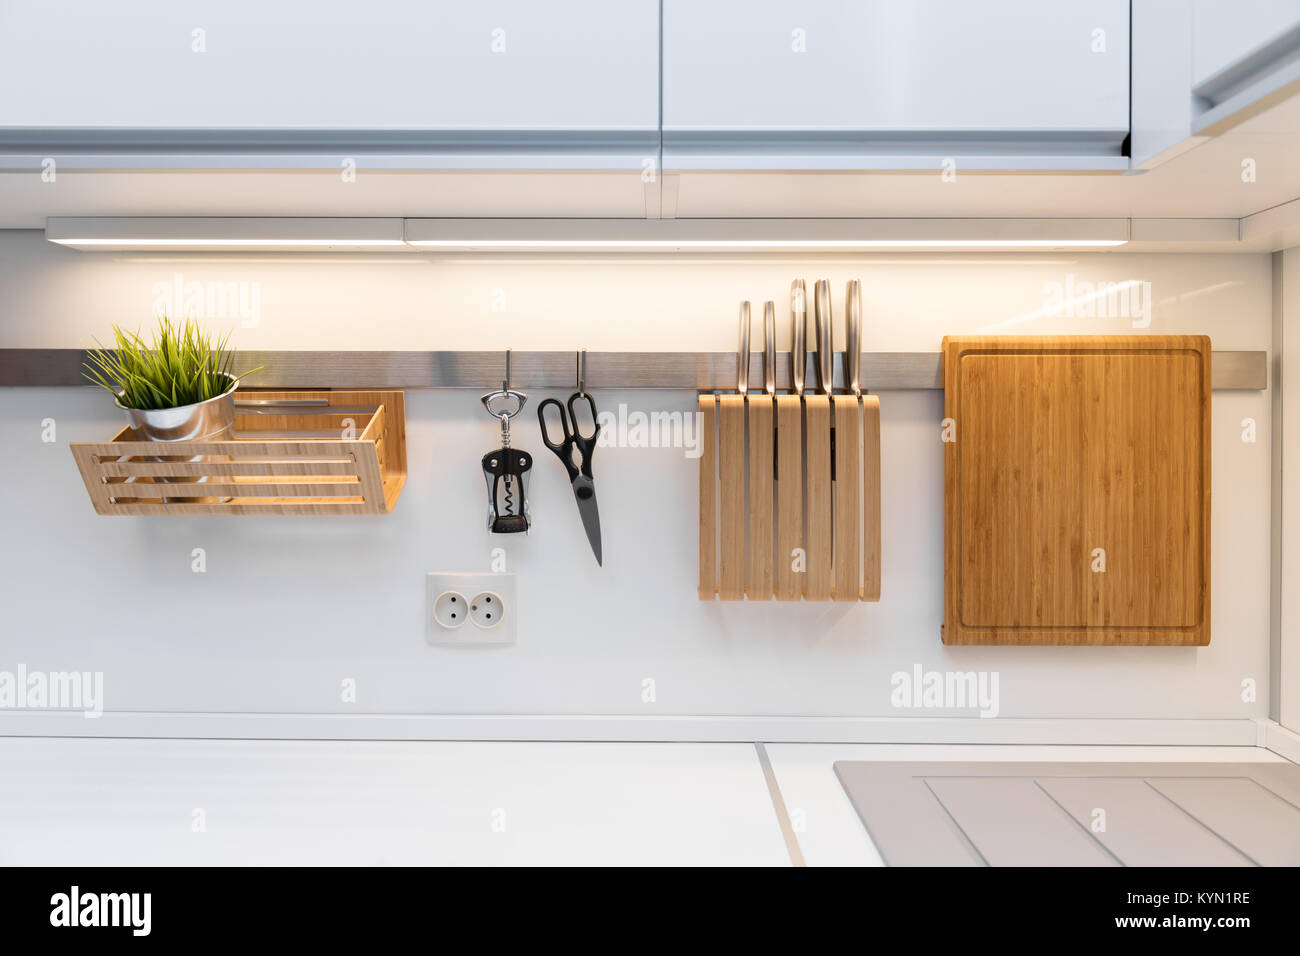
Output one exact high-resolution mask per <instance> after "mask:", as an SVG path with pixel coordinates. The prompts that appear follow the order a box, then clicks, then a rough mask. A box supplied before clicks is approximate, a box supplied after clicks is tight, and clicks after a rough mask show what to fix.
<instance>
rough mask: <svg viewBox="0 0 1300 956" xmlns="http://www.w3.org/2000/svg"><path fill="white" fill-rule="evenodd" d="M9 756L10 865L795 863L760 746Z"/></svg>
mask: <svg viewBox="0 0 1300 956" xmlns="http://www.w3.org/2000/svg"><path fill="white" fill-rule="evenodd" d="M0 764H3V766H4V768H5V772H4V774H3V775H0V864H4V865H62V866H96V865H174V864H205V865H227V864H245V865H247V864H253V865H318V864H319V865H372V864H390V865H399V864H402V865H431V864H444V865H445V864H450V865H664V866H670V865H677V866H680V865H762V866H787V865H789V857H788V855H787V853H786V848H785V844H784V842H783V841H782V838H781V833H780V829H779V826H778V823H777V818H776V815H775V812H774V811H773V808H772V804H771V801H770V799H769V797H768V792H767V787H766V785H765V783H764V780H763V775H762V770H761V769H760V766H759V763H758V759H757V756H756V754H755V751H754V748H753V746H752V745H750V744H599V743H554V744H519V743H473V744H464V743H419V744H412V743H345V742H337V741H315V742H309V743H302V742H288V741H256V742H254V741H240V742H234V741H177V740H94V741H91V740H38V739H29V738H22V739H14V738H10V739H4V740H0ZM196 811H201V813H202V821H203V824H204V827H205V829H204V830H203V832H196V830H195V821H196V820H198V819H199V817H198V816H197V815H196Z"/></svg>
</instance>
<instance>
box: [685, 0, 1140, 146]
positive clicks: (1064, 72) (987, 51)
mask: <svg viewBox="0 0 1300 956" xmlns="http://www.w3.org/2000/svg"><path fill="white" fill-rule="evenodd" d="M1099 29H1100V30H1104V31H1105V41H1104V42H1105V51H1104V52H1097V53H1094V52H1092V37H1093V31H1094V30H1099ZM801 42H802V46H803V49H802V50H801V49H800V44H801ZM663 69H664V129H665V131H679V130H710V131H719V130H721V131H725V130H848V129H855V130H906V131H915V132H945V131H948V132H951V131H958V130H988V131H1005V132H1015V133H1021V132H1025V131H1029V132H1035V131H1047V130H1078V131H1084V130H1087V131H1116V130H1125V131H1126V130H1127V129H1128V71H1129V55H1128V3H1127V0H1090V2H1080V0H1057V2H1054V3H1051V4H1047V5H1045V4H1042V3H1040V2H1037V0H986V2H984V3H974V4H973V3H969V2H967V0H927V2H925V3H898V2H896V0H870V2H859V3H841V2H838V0H812V2H809V0H761V2H754V0H726V2H712V3H695V2H691V0H666V2H665V4H664V67H663ZM1122 136H1123V133H1120V137H1119V138H1122ZM1116 142H1118V140H1116ZM742 152H743V151H742ZM665 166H666V168H672V163H671V162H668V161H667V160H665Z"/></svg>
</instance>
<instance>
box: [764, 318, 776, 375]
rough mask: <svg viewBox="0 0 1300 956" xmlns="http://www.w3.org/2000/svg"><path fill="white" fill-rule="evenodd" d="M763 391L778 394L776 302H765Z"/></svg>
mask: <svg viewBox="0 0 1300 956" xmlns="http://www.w3.org/2000/svg"><path fill="white" fill-rule="evenodd" d="M763 391H764V392H766V393H767V397H768V398H771V397H772V396H773V395H775V394H776V303H775V302H773V301H771V300H770V299H769V300H768V301H767V302H764V303H763Z"/></svg>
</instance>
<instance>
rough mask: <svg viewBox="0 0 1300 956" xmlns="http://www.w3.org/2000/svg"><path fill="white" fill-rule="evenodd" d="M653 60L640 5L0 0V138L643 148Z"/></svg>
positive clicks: (647, 139) (654, 93)
mask: <svg viewBox="0 0 1300 956" xmlns="http://www.w3.org/2000/svg"><path fill="white" fill-rule="evenodd" d="M658 56H659V43H658V5H657V2H656V0H624V2H621V3H618V4H611V3H607V2H604V0H550V2H545V3H542V2H533V0H504V2H502V0H498V2H493V3H488V4H479V3H467V2H464V0H366V2H364V3H351V2H347V3H344V2H332V0H331V2H320V0H187V2H184V3H180V2H176V0H131V2H115V3H106V2H103V0H63V2H59V3H51V2H49V0H2V2H0V90H2V91H4V92H3V94H0V132H4V133H5V134H7V135H9V137H10V140H11V141H12V139H13V131H14V130H28V131H32V130H36V131H42V130H51V131H63V132H62V133H61V134H60V135H61V136H64V137H65V138H66V137H69V136H75V131H90V132H94V133H105V134H108V135H107V136H106V137H101V138H99V139H98V140H97V141H98V142H108V143H112V142H114V141H115V140H116V141H118V142H127V141H130V142H135V141H136V140H139V139H141V138H142V137H141V136H140V135H137V134H134V133H132V134H126V133H123V132H122V131H164V132H172V131H176V130H187V131H198V133H199V135H197V136H195V137H192V138H191V140H190V142H191V145H193V144H198V145H199V146H201V145H202V144H203V143H205V142H212V141H217V142H222V143H230V144H233V145H235V146H238V145H242V144H243V143H245V142H247V143H254V144H262V143H265V142H274V143H290V144H299V145H303V146H305V147H313V146H316V145H321V144H325V143H329V142H331V137H329V136H324V137H321V136H314V135H312V134H313V133H315V132H317V131H336V132H337V131H367V132H369V131H382V132H383V134H384V135H383V136H380V137H378V138H370V139H363V140H360V142H362V143H375V142H384V143H387V144H389V145H390V146H391V147H393V148H394V149H399V148H403V147H406V148H412V149H414V148H417V147H419V146H422V145H426V144H428V143H429V142H435V143H436V142H439V140H438V138H437V137H432V138H431V137H430V136H429V135H428V134H430V133H437V132H445V131H453V132H456V133H457V134H460V135H458V136H457V137H452V138H450V140H448V141H449V142H451V143H453V144H457V146H458V148H464V147H466V146H467V145H468V146H474V145H480V146H483V147H484V148H485V149H489V150H490V149H491V148H493V147H494V146H498V145H500V144H501V143H503V142H504V143H521V142H522V143H528V142H530V141H532V142H537V143H540V144H542V146H543V147H544V148H546V149H552V150H563V149H567V148H571V147H572V148H577V149H581V148H583V147H584V146H585V145H590V144H593V143H594V144H595V146H596V147H597V148H599V147H601V146H603V145H609V144H611V143H613V144H618V143H626V142H630V141H638V142H644V143H646V144H649V145H646V146H643V148H642V150H641V151H642V152H644V151H645V150H646V149H649V148H650V147H651V146H653V147H654V148H655V149H657V139H658V109H659V104H658ZM5 128H7V129H5ZM232 131H248V132H249V133H250V135H248V136H245V137H240V136H237V135H234V134H233V133H232ZM31 138H32V137H31V136H28V139H29V140H30V139H31ZM148 138H149V137H144V139H146V140H147V139H148ZM56 139H57V137H56ZM338 139H339V137H337V136H336V137H334V138H333V140H334V141H337V140H338ZM92 140H93V137H92ZM156 140H157V142H160V143H164V144H167V143H173V144H174V143H178V142H182V141H183V139H182V138H178V137H176V136H170V137H169V136H167V135H161V136H159V137H156Z"/></svg>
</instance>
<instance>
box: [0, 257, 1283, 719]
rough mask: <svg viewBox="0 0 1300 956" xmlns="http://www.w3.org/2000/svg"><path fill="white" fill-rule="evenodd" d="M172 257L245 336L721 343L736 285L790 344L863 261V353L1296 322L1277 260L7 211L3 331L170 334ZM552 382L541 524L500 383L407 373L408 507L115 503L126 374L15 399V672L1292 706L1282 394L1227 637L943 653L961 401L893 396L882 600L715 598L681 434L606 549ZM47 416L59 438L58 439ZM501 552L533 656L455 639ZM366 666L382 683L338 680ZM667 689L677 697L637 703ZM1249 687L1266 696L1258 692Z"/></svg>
mask: <svg viewBox="0 0 1300 956" xmlns="http://www.w3.org/2000/svg"><path fill="white" fill-rule="evenodd" d="M177 273H180V274H181V276H182V279H181V282H180V284H181V287H182V290H183V291H184V287H185V286H186V285H187V284H189V283H200V284H203V283H206V284H209V285H207V286H203V287H202V288H203V289H204V290H205V291H204V294H205V295H206V290H210V289H211V288H213V285H212V284H215V283H235V284H236V285H237V284H238V283H245V284H246V285H245V287H244V289H245V298H246V301H248V302H252V301H254V299H253V293H252V290H253V289H256V290H257V291H256V299H255V301H256V302H257V310H256V311H257V314H256V315H251V314H250V315H246V316H245V317H244V318H245V319H246V321H248V322H249V323H252V324H253V327H251V328H244V327H241V316H239V315H238V314H236V313H234V312H233V311H229V310H228V313H227V314H226V315H225V316H211V317H209V318H208V321H209V323H210V324H212V325H214V326H220V327H225V326H234V327H236V331H235V335H234V341H235V343H236V344H237V345H239V346H242V347H245V348H286V349H297V348H301V349H330V348H338V349H361V348H393V349H402V348H407V349H452V348H465V349H485V348H503V349H504V348H505V347H506V346H511V347H514V348H518V349H557V350H567V349H576V348H580V347H586V348H590V349H593V350H616V349H626V350H646V351H659V350H664V351H667V350H688V351H695V350H726V349H731V348H734V347H735V332H736V329H735V325H736V305H737V302H738V301H739V300H740V299H741V298H749V299H751V300H753V301H754V303H755V309H756V314H761V303H762V301H763V300H764V299H766V298H772V299H775V300H776V302H777V310H778V316H779V317H780V321H779V323H778V324H779V326H780V327H781V332H782V347H785V344H786V342H787V341H788V329H787V328H786V326H787V322H786V316H788V295H787V292H788V287H789V282H790V279H791V278H793V277H795V276H800V277H804V278H806V279H808V280H809V281H810V282H811V280H813V279H815V278H819V277H825V278H829V279H830V280H831V284H832V288H833V289H834V291H835V297H836V302H835V304H836V314H837V316H842V299H841V297H842V295H843V287H844V282H845V280H846V279H848V278H854V277H858V278H861V279H862V280H863V298H864V302H863V305H864V330H863V339H864V348H866V349H879V350H884V351H935V350H937V349H938V348H939V342H940V339H941V338H942V336H943V335H944V334H945V333H950V332H951V333H959V332H960V333H974V332H1006V333H1012V332H1016V333H1030V334H1032V333H1070V332H1073V333H1092V332H1118V331H1133V332H1135V334H1142V332H1143V331H1146V332H1150V333H1163V332H1188V333H1206V334H1209V335H1210V336H1211V337H1212V338H1213V341H1214V345H1215V347H1216V348H1226V349H1268V348H1269V344H1270V341H1269V336H1270V298H1269V297H1270V260H1269V257H1268V256H1265V255H1249V256H1246V255H1237V256H1233V255H1215V256H1197V255H1181V256H1176V255H1150V256H1148V255H1127V254H1119V253H1109V254H1106V253H1091V254H1045V255H1033V256H1026V255H988V254H984V255H969V256H961V255H912V256H870V257H867V256H863V257H840V258H835V259H809V258H789V259H781V258H774V257H766V258H758V257H756V258H748V259H737V258H721V257H711V258H705V257H701V258H695V259H679V258H660V257H633V258H614V257H603V258H596V257H589V258H547V259H537V258H527V257H513V258H510V257H493V258H490V259H487V258H442V259H430V258H425V257H422V256H415V255H411V256H398V257H392V258H388V259H376V258H365V257H356V256H329V257H327V256H313V257H295V258H288V257H286V258H280V259H275V258H272V257H247V256H233V255H232V256H224V257H219V256H202V257H199V256H180V257H172V256H160V255H122V254H113V253H108V254H97V255H92V254H86V253H77V252H71V251H68V250H64V249H61V248H56V247H53V246H51V245H50V244H48V243H46V242H45V241H44V239H43V238H42V236H41V234H40V233H37V232H8V233H5V232H0V303H2V305H0V308H2V310H3V311H2V312H0V347H7V348H13V347H76V346H81V345H83V344H85V343H86V341H87V340H88V338H89V336H90V335H91V334H97V335H99V336H101V337H103V336H104V335H106V334H107V332H108V327H109V325H110V323H112V322H118V323H125V324H129V325H132V326H134V325H136V324H139V323H141V322H145V321H147V320H148V314H149V311H150V309H151V307H152V305H153V304H154V302H155V300H156V299H157V298H158V297H159V296H160V295H165V294H166V288H167V287H168V286H169V285H174V284H175V282H176V280H175V278H174V277H175V275H176V274H177ZM1099 280H1104V281H1108V282H1133V283H1137V285H1136V286H1133V287H1132V288H1136V289H1138V290H1142V289H1143V288H1144V287H1143V286H1142V285H1141V283H1146V282H1149V283H1150V296H1151V300H1152V305H1153V308H1152V312H1151V316H1150V324H1149V327H1147V328H1146V329H1142V328H1141V325H1142V324H1143V322H1144V321H1145V319H1144V317H1143V316H1142V315H1141V314H1140V308H1141V306H1142V304H1143V301H1144V299H1143V297H1142V293H1141V292H1139V295H1138V296H1137V297H1135V299H1134V300H1133V302H1132V303H1131V304H1132V305H1133V306H1134V307H1135V308H1137V309H1138V311H1139V314H1137V315H1134V316H1127V315H1126V316H1124V317H1119V318H1108V319H1101V318H1092V317H1087V316H1086V315H1081V314H1078V313H1079V312H1080V311H1082V310H1083V309H1086V307H1087V304H1088V300H1087V298H1086V289H1084V290H1080V289H1079V283H1082V282H1096V281H1099ZM1053 284H1056V285H1055V287H1054V286H1053ZM1058 287H1059V288H1058ZM1071 288H1072V289H1073V292H1074V294H1075V296H1076V298H1079V297H1080V294H1081V293H1082V294H1083V295H1082V298H1081V301H1080V302H1079V304H1078V306H1076V308H1075V310H1074V311H1075V314H1074V315H1062V314H1061V312H1062V310H1061V309H1059V308H1058V309H1057V310H1055V312H1053V310H1052V308H1051V306H1052V304H1053V300H1054V299H1055V298H1056V297H1057V293H1058V291H1059V292H1060V293H1061V294H1063V295H1068V294H1069V290H1070V289H1071ZM190 291H191V292H193V291H194V290H193V289H191V290H190ZM1058 304H1059V303H1058ZM1080 307H1081V308H1080ZM177 311H180V310H177ZM1135 322H1136V323H1138V326H1139V327H1138V328H1136V329H1135V328H1134V323H1135ZM756 347H757V343H756ZM322 384H327V383H322ZM494 384H497V383H493V382H484V383H483V386H484V389H485V390H486V389H487V388H489V387H492V386H493V385H494ZM867 384H868V386H869V385H870V383H869V382H868V383H867ZM545 394H546V393H542V392H533V393H531V395H530V407H529V409H528V411H527V412H526V413H525V415H524V417H523V418H522V419H521V420H520V421H519V424H518V426H517V427H516V431H515V440H516V442H517V444H519V445H520V446H523V447H526V448H530V449H531V450H533V451H534V453H535V456H536V463H535V465H534V469H533V481H532V487H531V489H530V493H531V497H532V502H533V509H534V520H535V525H534V532H533V534H532V535H530V536H529V537H527V538H520V537H493V536H490V535H488V534H487V533H486V531H485V528H484V509H485V500H484V491H483V481H482V477H481V473H480V471H479V464H478V459H479V457H480V456H481V455H482V453H483V452H484V451H486V450H488V449H489V448H490V447H493V446H494V444H495V443H496V440H497V434H496V428H495V425H494V423H493V422H492V421H491V420H490V419H489V418H488V417H487V416H486V415H485V414H484V413H483V411H482V409H481V407H480V406H479V403H478V397H477V392H437V391H414V390H412V391H408V392H407V436H408V461H409V477H408V480H407V485H406V490H405V491H404V493H403V495H402V498H401V500H400V501H399V503H398V506H397V510H396V511H395V513H394V514H393V515H391V516H387V517H377V518H346V517H337V518H302V519H294V518H265V519H255V518H221V517H197V518H193V519H178V518H106V517H99V516H97V515H95V514H94V512H93V510H92V509H91V506H90V503H89V501H88V499H87V497H86V494H85V491H84V489H83V487H82V484H81V479H80V477H79V476H78V474H77V470H76V467H75V465H74V464H73V461H72V456H71V455H70V454H69V452H68V450H67V447H66V446H67V443H68V442H69V441H78V440H93V439H102V438H104V437H106V436H108V435H110V434H111V433H112V432H113V431H114V430H115V429H116V428H117V427H119V425H120V422H119V419H118V416H117V414H116V410H115V409H113V408H112V407H111V405H110V404H109V403H108V402H107V401H106V399H105V397H104V396H102V395H101V394H98V393H96V392H95V391H92V390H91V389H89V388H84V389H76V388H64V389H36V388H29V389H13V388H8V389H5V388H0V447H3V448H5V449H6V453H7V456H6V461H5V466H4V468H5V476H6V482H5V483H6V492H7V494H6V495H5V497H4V500H3V503H0V515H3V519H2V523H3V528H4V537H5V541H6V546H5V547H4V548H3V550H2V551H0V589H2V590H3V610H2V611H0V615H2V616H0V670H10V671H12V670H14V669H15V668H16V667H17V666H18V665H20V664H21V665H25V666H26V667H27V668H28V669H30V670H46V671H53V670H81V671H103V673H104V682H105V706H106V709H108V710H110V711H192V712H214V711H225V712H253V713H390V714H507V715H508V714H586V715H636V716H656V715H660V716H665V715H737V716H765V715H768V716H781V715H833V716H885V717H908V716H918V717H922V716H924V717H929V716H936V715H938V714H940V713H943V712H942V711H907V710H898V709H895V708H893V707H892V706H891V705H890V690H891V685H890V677H891V675H892V674H893V673H894V672H896V671H900V670H907V671H910V670H911V669H912V667H913V666H914V665H917V664H919V665H921V666H922V667H924V668H925V669H927V670H931V669H933V670H963V671H965V670H976V671H996V672H997V673H998V675H999V691H1000V713H1001V716H1003V717H1184V718H1242V717H1262V716H1264V715H1265V714H1266V711H1267V700H1266V696H1267V688H1268V667H1269V661H1268V646H1269V531H1270V517H1269V447H1270V445H1269V401H1268V396H1267V393H1264V392H1227V391H1220V392H1216V393H1215V395H1214V407H1213V420H1214V460H1213V469H1214V479H1213V492H1214V497H1213V503H1214V504H1213V507H1214V515H1213V532H1212V534H1213V538H1212V542H1213V596H1212V602H1213V604H1212V607H1213V636H1212V643H1211V644H1210V646H1209V647H1207V648H1090V647H1084V648H1051V647H1031V648H979V647H954V648H945V647H944V646H943V645H942V644H941V643H940V640H939V625H940V622H941V620H942V591H943V556H942V539H943V458H942V444H941V442H940V440H939V422H940V419H941V418H942V409H943V394H942V392H940V391H937V390H932V391H913V392H884V393H882V394H881V412H882V446H883V447H882V455H883V461H884V489H883V495H884V512H885V519H884V520H885V526H884V545H883V546H884V586H883V599H882V600H881V602H880V603H879V604H878V605H871V604H863V605H857V606H837V605H832V604H826V605H783V604H777V603H763V604H759V605H751V604H744V605H724V604H718V603H702V602H700V601H699V600H698V598H697V597H696V591H695V587H696V553H697V552H696V548H697V540H696V538H697V481H698V465H697V463H696V461H694V460H691V459H688V458H687V457H686V456H685V455H684V453H683V452H682V451H681V450H680V449H638V448H602V449H599V450H598V452H597V455H596V457H595V460H594V468H595V474H596V484H597V490H598V495H599V499H600V509H601V520H602V526H603V531H604V543H605V558H606V560H605V567H604V568H603V569H602V568H597V567H595V565H594V562H593V561H592V558H591V555H590V552H589V550H588V547H587V543H586V540H585V538H584V537H583V534H582V530H581V525H580V522H579V520H578V516H577V513H576V509H575V508H574V505H573V500H572V496H571V493H570V491H569V488H568V485H567V482H566V481H565V478H564V475H563V470H562V469H561V467H560V465H559V463H558V462H557V461H556V460H555V459H554V457H553V456H552V455H550V454H549V453H548V452H546V451H545V449H544V448H543V447H542V445H541V442H540V440H539V438H538V435H537V428H536V424H535V422H536V419H535V416H534V414H533V409H535V408H536V403H537V402H538V401H540V400H541V399H542V398H543V397H545ZM559 397H563V394H561V395H560V396H559ZM596 399H597V402H598V403H599V405H600V407H601V408H602V409H608V410H615V409H617V407H618V405H619V403H626V404H627V405H628V406H629V407H630V408H632V409H641V410H653V409H665V410H680V411H690V410H693V409H694V407H695V400H694V396H693V394H692V393H688V392H632V391H628V392H622V393H620V392H615V391H601V392H599V393H597V394H596ZM51 418H52V419H54V421H55V422H56V425H57V430H58V431H57V437H58V441H57V442H56V443H54V444H47V443H43V442H42V441H41V432H42V422H43V420H45V419H51ZM1245 418H1253V419H1255V420H1256V422H1257V424H1258V432H1257V440H1256V441H1255V442H1254V443H1253V444H1251V443H1244V442H1243V441H1242V440H1241V434H1242V424H1241V423H1242V420H1243V419H1245ZM493 547H505V548H506V551H507V554H508V561H509V568H510V570H512V571H514V572H516V573H517V574H518V576H519V616H518V632H519V641H518V644H517V645H516V646H513V647H493V648H465V647H455V648H442V647H431V646H429V645H428V644H427V643H426V642H425V628H424V615H425V607H424V600H425V598H424V575H425V573H426V572H428V571H481V570H487V568H488V563H489V560H490V552H491V549H492V548H493ZM194 548H203V549H204V550H205V552H206V562H207V571H206V572H205V573H203V574H196V573H193V572H192V571H191V552H192V550H193V549H194ZM348 678H351V679H353V680H355V681H356V687H357V701H356V703H355V704H352V703H344V702H343V701H342V700H341V699H340V698H341V695H340V684H341V682H342V681H344V680H345V679H348ZM646 678H651V679H653V680H654V682H655V688H656V700H655V702H654V703H646V702H644V701H643V699H642V687H643V683H642V682H643V680H644V679H646ZM1247 678H1250V679H1254V680H1255V681H1256V683H1257V686H1258V688H1259V696H1258V699H1257V700H1256V701H1254V702H1245V701H1243V700H1242V688H1241V682H1242V681H1243V680H1244V679H1247ZM963 715H969V712H963ZM665 733H668V734H670V733H671V732H670V731H665Z"/></svg>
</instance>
